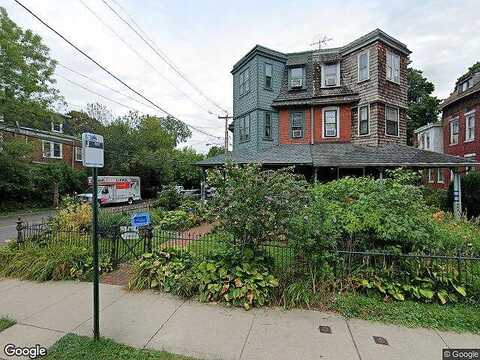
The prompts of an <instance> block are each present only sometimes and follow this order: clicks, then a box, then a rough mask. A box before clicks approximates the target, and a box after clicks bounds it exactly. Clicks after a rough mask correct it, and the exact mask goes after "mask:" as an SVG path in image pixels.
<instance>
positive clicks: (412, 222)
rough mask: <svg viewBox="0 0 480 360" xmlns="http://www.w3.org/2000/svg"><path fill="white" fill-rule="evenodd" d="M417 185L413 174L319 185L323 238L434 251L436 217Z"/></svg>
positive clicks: (317, 197)
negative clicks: (432, 248) (430, 211)
mask: <svg viewBox="0 0 480 360" xmlns="http://www.w3.org/2000/svg"><path fill="white" fill-rule="evenodd" d="M411 181H412V178H411V176H410V175H406V176H405V175H400V174H398V173H397V174H393V177H389V178H387V179H384V180H375V179H372V178H368V177H360V178H348V177H347V178H343V179H340V180H337V181H332V182H330V183H326V184H321V185H317V186H316V187H315V190H314V192H315V203H320V204H322V205H321V207H322V208H323V210H321V209H318V211H320V214H324V215H323V224H324V226H325V227H324V229H325V232H326V234H323V236H326V237H333V238H341V239H344V240H346V241H348V243H349V244H354V245H356V246H357V248H363V249H373V248H382V249H385V248H388V247H390V248H391V247H396V248H399V249H401V250H402V251H403V252H405V253H408V252H410V251H412V250H421V249H426V248H429V247H430V246H431V245H432V242H433V238H432V236H431V234H432V232H433V223H432V219H431V214H430V213H429V212H428V211H426V209H427V206H426V204H425V201H424V199H423V196H422V192H421V190H420V189H419V188H418V187H416V186H414V185H410V184H409V183H410V182H411ZM316 206H318V205H316ZM311 213H313V214H314V213H315V211H311ZM320 214H319V216H322V215H320ZM322 231H323V230H322ZM342 246H345V244H342Z"/></svg>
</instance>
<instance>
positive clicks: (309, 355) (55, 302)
mask: <svg viewBox="0 0 480 360" xmlns="http://www.w3.org/2000/svg"><path fill="white" fill-rule="evenodd" d="M100 286H101V288H100V308H101V313H100V328H101V335H102V336H105V337H110V338H112V339H114V340H115V341H117V342H120V343H124V344H127V345H132V346H135V347H145V348H152V349H157V350H166V351H169V352H173V353H178V354H183V355H188V356H192V357H197V358H199V359H225V360H226V359H236V360H237V359H241V360H247V359H248V360H251V359H258V360H267V359H272V360H273V359H275V360H283V359H285V360H292V359H299V360H310V359H312V360H313V359H332V360H343V359H345V360H370V359H372V360H376V359H379V360H380V359H381V360H384V359H389V360H396V359H398V360H400V359H401V360H404V359H409V360H410V359H412V360H414V359H418V360H429V359H432V360H439V359H441V358H442V356H441V351H442V348H446V347H451V348H462V347H463V348H478V347H479V346H480V336H477V335H468V334H466V335H465V334H464V335H459V334H455V333H448V332H439V331H435V330H425V329H408V328H402V327H398V326H390V325H382V324H379V323H370V322H367V321H363V320H348V321H345V320H344V319H343V318H341V317H339V316H336V315H332V314H328V313H322V312H317V311H301V310H296V311H282V310H253V311H248V312H247V311H244V310H242V309H226V308H223V307H221V306H218V305H211V304H201V303H196V302H190V301H182V300H181V299H178V298H176V297H172V296H168V295H165V294H160V293H153V292H141V293H128V292H126V291H125V290H123V289H122V288H121V287H119V286H114V285H105V284H101V285H100ZM92 307H93V305H92V285H91V284H90V283H78V282H67V281H62V282H47V283H33V282H27V281H18V280H10V279H5V280H0V317H5V316H6V317H10V318H12V319H14V320H16V321H17V324H16V325H14V326H12V327H11V328H8V329H7V330H5V331H3V332H0V352H1V353H0V358H4V357H5V355H4V354H3V348H4V346H5V345H6V344H8V343H13V344H15V345H35V344H41V345H43V346H46V347H49V346H51V345H52V344H54V343H55V342H56V341H57V340H58V339H59V338H61V337H62V336H63V335H64V334H65V333H69V332H73V333H76V334H79V335H91V333H92V331H91V329H92V320H91V314H92ZM319 326H329V327H330V329H331V334H328V333H322V332H320V331H319ZM373 336H381V337H383V338H385V339H386V340H387V341H388V345H379V344H376V343H375V342H374V340H373ZM16 359H18V358H16Z"/></svg>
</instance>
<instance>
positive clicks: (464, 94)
mask: <svg viewBox="0 0 480 360" xmlns="http://www.w3.org/2000/svg"><path fill="white" fill-rule="evenodd" d="M479 91H480V81H479V82H477V83H476V84H475V85H473V86H472V87H471V88H470V89H467V90H465V91H463V92H461V93H459V92H458V91H457V90H455V91H454V92H453V93H451V94H450V96H449V97H448V98H446V99H445V100H444V101H443V102H442V103H441V104H440V108H441V109H444V108H446V107H447V106H449V105H452V104H453V103H456V102H457V101H459V100H462V99H464V98H466V97H468V96H470V95H472V94H475V93H477V92H479Z"/></svg>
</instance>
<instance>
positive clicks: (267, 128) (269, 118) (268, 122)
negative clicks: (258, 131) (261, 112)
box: [263, 112, 272, 139]
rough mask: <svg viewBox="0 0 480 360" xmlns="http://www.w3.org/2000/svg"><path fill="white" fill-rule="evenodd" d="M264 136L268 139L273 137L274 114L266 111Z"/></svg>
mask: <svg viewBox="0 0 480 360" xmlns="http://www.w3.org/2000/svg"><path fill="white" fill-rule="evenodd" d="M263 127H264V128H263V136H264V137H265V138H266V139H271V138H272V114H271V113H269V112H265V122H264V124H263Z"/></svg>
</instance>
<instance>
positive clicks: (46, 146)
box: [42, 140, 63, 159]
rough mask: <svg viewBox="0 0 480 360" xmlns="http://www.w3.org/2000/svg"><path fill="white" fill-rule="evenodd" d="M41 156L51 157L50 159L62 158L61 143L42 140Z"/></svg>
mask: <svg viewBox="0 0 480 360" xmlns="http://www.w3.org/2000/svg"><path fill="white" fill-rule="evenodd" d="M42 156H43V157H44V158H52V159H61V158H63V148H62V144H60V143H55V142H51V141H45V140H42Z"/></svg>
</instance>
